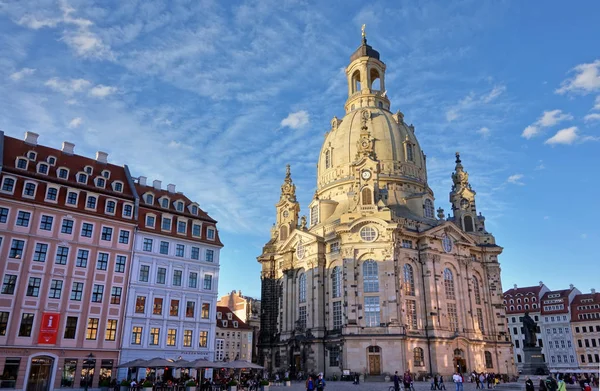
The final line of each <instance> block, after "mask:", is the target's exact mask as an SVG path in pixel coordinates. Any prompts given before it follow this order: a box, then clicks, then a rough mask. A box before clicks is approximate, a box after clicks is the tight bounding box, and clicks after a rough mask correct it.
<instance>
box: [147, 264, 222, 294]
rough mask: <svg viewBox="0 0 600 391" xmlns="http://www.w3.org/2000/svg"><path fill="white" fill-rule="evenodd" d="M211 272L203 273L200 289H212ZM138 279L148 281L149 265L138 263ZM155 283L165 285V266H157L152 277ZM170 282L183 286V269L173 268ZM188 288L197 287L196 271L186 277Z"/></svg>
mask: <svg viewBox="0 0 600 391" xmlns="http://www.w3.org/2000/svg"><path fill="white" fill-rule="evenodd" d="M212 280H213V276H212V274H205V275H204V279H203V283H202V289H204V290H212V282H213V281H212ZM138 281H139V282H150V265H140V269H139V273H138ZM154 283H155V284H160V285H166V283H167V268H165V267H158V268H157V269H156V276H155V278H154ZM171 284H172V285H173V286H183V271H182V270H178V269H175V270H173V275H172V277H171ZM187 286H188V288H193V289H195V288H198V273H197V272H189V273H188V279H187Z"/></svg>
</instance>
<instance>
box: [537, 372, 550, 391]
mask: <svg viewBox="0 0 600 391" xmlns="http://www.w3.org/2000/svg"><path fill="white" fill-rule="evenodd" d="M538 379H539V381H540V384H539V386H538V387H539V389H540V391H548V389H547V388H546V382H545V381H544V379H542V377H541V376H540V377H538Z"/></svg>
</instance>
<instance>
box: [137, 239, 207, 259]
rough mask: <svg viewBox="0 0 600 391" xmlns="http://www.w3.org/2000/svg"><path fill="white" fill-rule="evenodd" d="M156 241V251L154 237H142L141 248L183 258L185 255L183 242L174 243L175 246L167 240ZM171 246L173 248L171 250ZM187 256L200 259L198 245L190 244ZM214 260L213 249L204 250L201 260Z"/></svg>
mask: <svg viewBox="0 0 600 391" xmlns="http://www.w3.org/2000/svg"><path fill="white" fill-rule="evenodd" d="M157 242H158V251H156V249H155V248H154V243H155V241H154V239H150V238H144V240H143V242H142V250H143V251H147V252H158V253H159V254H162V255H175V256H176V257H180V258H184V257H186V246H185V245H184V244H176V245H175V246H171V244H170V243H169V242H167V241H164V240H161V241H157ZM171 248H174V249H175V251H174V252H173V251H172V250H171ZM187 258H190V259H194V260H200V247H195V246H190V252H189V254H187ZM214 260H215V251H214V250H212V249H205V250H204V258H203V259H202V261H205V262H214Z"/></svg>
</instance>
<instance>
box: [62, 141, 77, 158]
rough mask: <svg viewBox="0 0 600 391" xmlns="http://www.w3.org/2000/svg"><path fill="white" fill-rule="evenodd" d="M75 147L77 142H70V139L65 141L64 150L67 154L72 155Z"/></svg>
mask: <svg viewBox="0 0 600 391" xmlns="http://www.w3.org/2000/svg"><path fill="white" fill-rule="evenodd" d="M74 149H75V144H73V143H70V142H68V141H63V146H62V151H63V153H66V154H67V155H72V154H73V150H74Z"/></svg>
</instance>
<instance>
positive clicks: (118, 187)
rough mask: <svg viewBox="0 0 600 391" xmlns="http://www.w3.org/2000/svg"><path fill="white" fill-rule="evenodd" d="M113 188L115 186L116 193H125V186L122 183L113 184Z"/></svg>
mask: <svg viewBox="0 0 600 391" xmlns="http://www.w3.org/2000/svg"><path fill="white" fill-rule="evenodd" d="M112 186H113V190H114V191H116V192H117V193H122V192H123V184H122V183H121V182H113V183H112Z"/></svg>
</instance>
